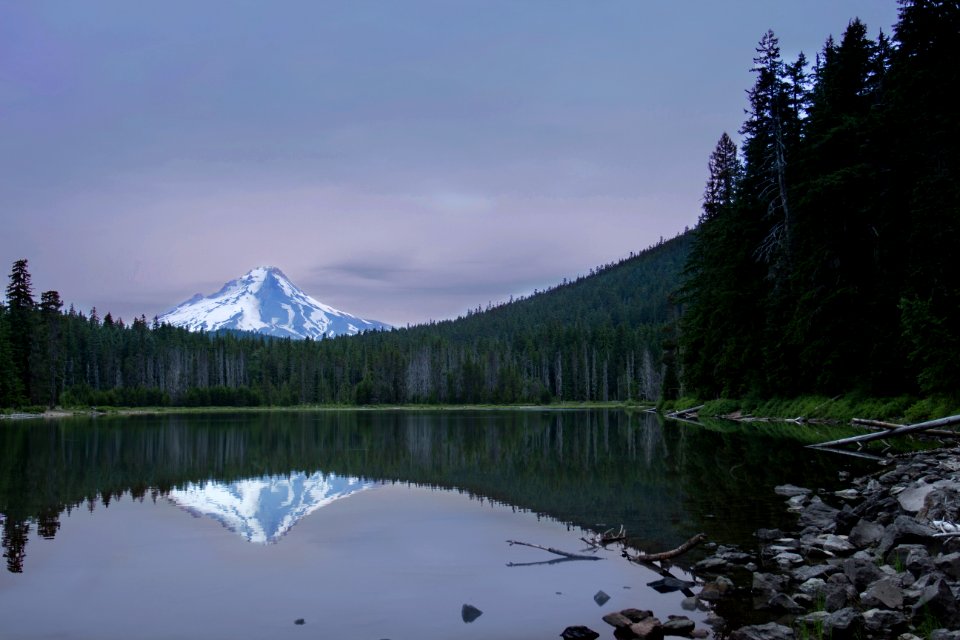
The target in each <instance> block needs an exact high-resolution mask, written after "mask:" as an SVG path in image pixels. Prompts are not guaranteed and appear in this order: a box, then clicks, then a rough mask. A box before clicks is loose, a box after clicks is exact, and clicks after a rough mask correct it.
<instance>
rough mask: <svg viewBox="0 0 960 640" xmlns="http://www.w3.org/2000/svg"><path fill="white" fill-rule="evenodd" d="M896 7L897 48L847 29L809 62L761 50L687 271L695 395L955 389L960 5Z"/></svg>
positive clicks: (685, 335)
mask: <svg viewBox="0 0 960 640" xmlns="http://www.w3.org/2000/svg"><path fill="white" fill-rule="evenodd" d="M900 5H901V6H900V14H899V21H898V23H897V24H896V27H895V30H894V34H893V37H892V38H888V37H887V36H886V35H884V34H882V33H880V35H878V37H877V38H876V39H871V38H870V37H868V31H867V27H866V26H865V25H864V24H862V23H861V22H860V21H859V20H853V21H851V22H850V23H849V25H848V26H847V28H846V30H845V31H844V32H843V34H842V36H841V37H840V38H839V40H834V39H832V38H831V39H829V40H827V42H826V44H825V45H824V47H823V50H822V51H820V52H818V53H817V54H816V56H815V58H814V61H813V64H812V65H808V64H807V60H806V59H805V58H804V57H803V56H802V55H801V56H800V57H799V58H798V59H797V60H795V61H785V60H783V59H782V57H781V55H780V48H779V43H778V41H777V38H776V36H775V35H774V34H773V33H767V34H766V35H765V36H764V37H763V39H762V40H761V41H760V44H759V46H758V47H757V55H756V58H755V67H754V69H753V70H754V74H755V77H756V82H755V84H754V86H753V87H752V88H751V89H750V90H749V92H748V95H749V103H750V106H749V111H748V117H747V120H746V122H745V123H744V124H743V127H742V128H741V129H740V133H741V134H742V135H743V142H742V145H741V149H740V153H738V150H737V148H736V147H735V146H734V145H733V143H732V141H731V140H730V138H729V137H728V136H727V135H726V134H724V135H723V136H722V137H721V138H720V141H719V143H718V144H717V147H716V150H715V151H714V153H713V154H712V155H711V157H710V163H709V167H710V174H709V181H708V183H707V188H706V191H705V194H704V203H703V213H702V216H701V218H700V224H699V225H698V227H697V230H696V236H697V238H696V242H695V245H694V249H693V252H692V255H691V259H690V262H689V264H688V265H687V269H686V283H685V286H684V295H683V296H682V299H683V301H684V303H685V310H684V314H683V318H682V321H681V332H680V335H681V340H680V344H681V350H680V351H681V361H682V371H683V381H684V385H685V391H686V392H687V393H688V394H690V395H695V396H699V397H701V398H710V397H717V396H726V397H744V396H750V395H752V396H757V397H772V396H781V397H784V396H787V397H789V396H796V395H799V394H804V393H820V394H829V395H832V394H838V393H850V392H854V393H863V394H866V395H873V396H884V395H888V396H889V395H897V394H902V393H917V392H919V393H923V394H937V393H954V394H955V393H956V390H957V389H958V388H960V360H958V359H957V357H956V354H957V353H958V352H960V263H958V261H957V260H955V259H953V257H952V256H951V253H952V251H954V250H956V248H957V247H958V246H960V210H958V203H960V191H958V167H960V165H958V160H960V155H958V151H960V137H958V134H960V119H958V118H957V112H958V110H957V105H956V102H955V99H953V98H952V97H951V95H952V92H953V87H955V86H956V85H957V82H958V74H960V64H958V53H957V52H958V51H960V3H957V2H956V1H955V0H953V1H947V0H906V1H902V2H901V3H900Z"/></svg>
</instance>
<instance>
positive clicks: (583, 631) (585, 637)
mask: <svg viewBox="0 0 960 640" xmlns="http://www.w3.org/2000/svg"><path fill="white" fill-rule="evenodd" d="M560 637H561V638H563V640H596V638H599V637H600V634H599V633H597V632H596V631H594V630H593V629H591V628H590V627H584V626H582V625H579V626H575V627H567V628H566V629H564V630H563V633H561V634H560Z"/></svg>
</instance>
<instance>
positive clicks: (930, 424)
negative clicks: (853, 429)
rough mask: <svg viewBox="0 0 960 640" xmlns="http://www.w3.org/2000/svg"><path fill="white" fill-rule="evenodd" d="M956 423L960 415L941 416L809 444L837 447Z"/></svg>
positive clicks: (815, 446)
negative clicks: (889, 428)
mask: <svg viewBox="0 0 960 640" xmlns="http://www.w3.org/2000/svg"><path fill="white" fill-rule="evenodd" d="M954 424H960V416H948V417H946V418H939V419H937V420H927V421H926V422H918V423H916V424H910V425H906V426H904V427H897V428H896V429H891V430H889V431H878V432H876V433H865V434H863V435H861V436H851V437H849V438H840V439H839V440H831V441H829V442H821V443H819V444H811V445H809V446H810V447H811V448H819V447H837V446H840V445H845V444H853V443H860V442H871V441H873V440H882V439H884V438H892V437H894V436H902V435H907V434H909V433H920V432H923V431H929V430H930V429H936V428H937V427H948V426H950V425H954Z"/></svg>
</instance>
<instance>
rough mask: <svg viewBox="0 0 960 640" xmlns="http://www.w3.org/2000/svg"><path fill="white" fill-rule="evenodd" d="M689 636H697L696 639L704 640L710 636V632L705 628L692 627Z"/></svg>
mask: <svg viewBox="0 0 960 640" xmlns="http://www.w3.org/2000/svg"><path fill="white" fill-rule="evenodd" d="M690 637H691V638H697V640H704V639H705V638H709V637H710V632H709V631H707V630H706V629H694V630H693V631H691V632H690Z"/></svg>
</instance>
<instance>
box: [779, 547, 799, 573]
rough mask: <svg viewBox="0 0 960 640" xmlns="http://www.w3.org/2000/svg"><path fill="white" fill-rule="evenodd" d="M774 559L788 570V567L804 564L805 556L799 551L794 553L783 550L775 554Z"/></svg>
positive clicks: (782, 567)
mask: <svg viewBox="0 0 960 640" xmlns="http://www.w3.org/2000/svg"><path fill="white" fill-rule="evenodd" d="M773 561H774V562H776V563H777V565H778V566H779V567H780V568H781V569H783V570H784V571H786V570H787V569H790V568H792V567H796V566H797V565H801V564H803V556H801V555H800V554H799V553H793V552H792V551H781V552H780V553H778V554H777V555H775V556H773Z"/></svg>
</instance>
